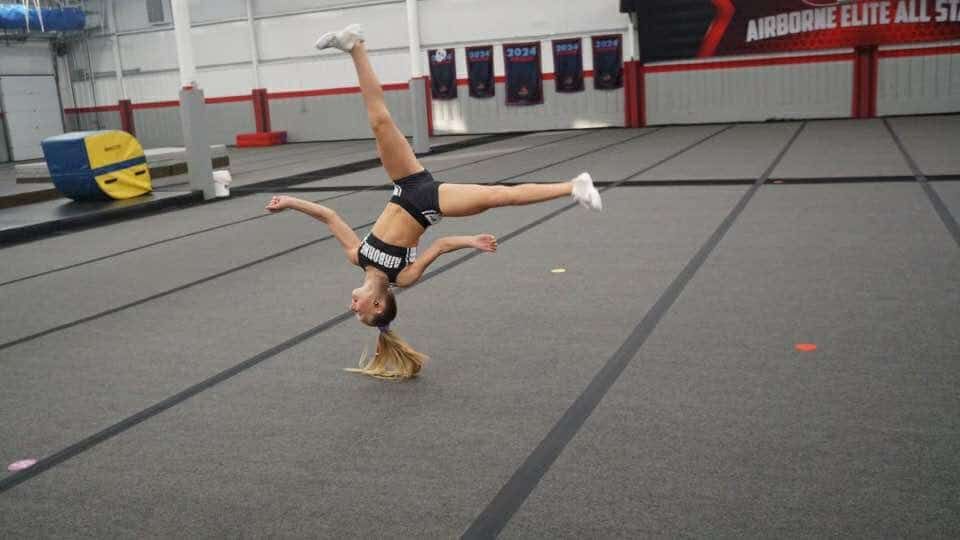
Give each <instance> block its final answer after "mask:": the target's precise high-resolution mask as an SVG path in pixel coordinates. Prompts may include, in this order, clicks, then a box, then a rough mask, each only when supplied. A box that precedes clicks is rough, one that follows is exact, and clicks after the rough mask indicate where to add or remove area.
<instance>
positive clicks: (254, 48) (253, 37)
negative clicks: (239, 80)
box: [247, 0, 260, 88]
mask: <svg viewBox="0 0 960 540" xmlns="http://www.w3.org/2000/svg"><path fill="white" fill-rule="evenodd" d="M247 29H248V31H249V32H250V62H251V63H252V64H253V87H254V88H260V53H259V49H258V45H257V27H256V25H254V21H253V0H247Z"/></svg>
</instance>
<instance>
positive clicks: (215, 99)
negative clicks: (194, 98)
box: [178, 96, 253, 105]
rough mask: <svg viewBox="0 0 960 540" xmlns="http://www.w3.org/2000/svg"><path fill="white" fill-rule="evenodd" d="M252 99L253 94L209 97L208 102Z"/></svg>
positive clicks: (232, 101) (238, 101)
mask: <svg viewBox="0 0 960 540" xmlns="http://www.w3.org/2000/svg"><path fill="white" fill-rule="evenodd" d="M251 99H253V98H252V97H251V96H224V97H213V98H207V99H206V102H207V104H210V105H212V104H215V103H242V102H244V101H250V100H251ZM178 105H179V103H178Z"/></svg>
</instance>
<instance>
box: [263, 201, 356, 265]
mask: <svg viewBox="0 0 960 540" xmlns="http://www.w3.org/2000/svg"><path fill="white" fill-rule="evenodd" d="M287 208H291V209H293V210H297V211H299V212H303V213H304V214H307V215H308V216H312V217H314V218H316V219H318V220H320V221H322V222H324V223H326V224H327V227H329V228H330V232H331V233H333V236H334V237H336V239H337V241H338V242H340V246H341V247H342V248H343V251H344V254H345V255H346V256H347V260H348V261H350V262H351V263H353V264H354V265H356V264H358V262H357V249H358V248H359V247H360V238H358V237H357V233H355V232H353V229H351V228H350V225H347V222H346V221H344V220H343V218H341V217H340V216H339V215H338V214H337V213H336V212H334V211H333V210H332V209H330V208H327V207H326V206H323V205H322V204H317V203H313V202H310V201H305V200H303V199H297V198H295V197H287V196H285V195H279V196H276V197H274V198H272V199H270V202H269V203H267V210H268V211H270V212H273V213H276V212H282V211H283V210H286V209H287Z"/></svg>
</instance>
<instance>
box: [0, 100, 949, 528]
mask: <svg viewBox="0 0 960 540" xmlns="http://www.w3.org/2000/svg"><path fill="white" fill-rule="evenodd" d="M957 140H960V116H936V117H912V118H896V119H890V120H886V121H884V120H865V121H854V120H851V121H810V122H788V123H779V124H751V125H712V126H686V127H665V128H649V129H640V130H598V131H575V132H574V131H570V132H550V133H535V134H529V135H524V136H521V137H517V138H512V139H505V140H500V141H496V142H493V143H489V144H483V145H478V146H473V147H469V148H464V149H461V150H457V151H454V152H449V153H446V154H441V155H437V156H432V157H427V158H424V159H423V162H424V164H425V165H426V166H427V167H429V168H430V169H431V170H433V171H434V172H435V174H436V176H437V178H438V179H440V180H444V181H452V182H505V183H516V182H522V181H527V180H531V181H547V180H551V179H563V178H567V177H570V176H573V175H575V174H577V173H579V172H581V171H583V170H589V171H591V172H592V173H593V175H594V178H595V180H597V181H598V183H599V184H601V185H602V186H603V196H604V206H605V208H604V212H602V213H600V214H595V213H590V212H587V211H586V210H583V209H581V208H579V207H577V206H573V205H571V204H570V201H569V200H562V201H554V202H551V203H546V204H542V205H537V206H530V207H524V208H506V209H498V210H494V211H491V212H488V213H486V214H483V215H481V216H477V217H473V218H469V219H462V220H456V219H448V220H445V221H444V222H442V223H441V224H440V225H438V226H436V227H433V228H431V229H430V230H429V231H428V233H427V235H425V237H424V240H423V244H422V245H427V244H428V243H429V242H430V241H431V240H432V239H433V238H436V237H437V236H439V235H452V234H470V233H481V232H488V233H493V234H495V235H497V236H498V237H499V238H500V241H501V246H500V250H499V251H498V252H497V253H496V254H479V255H478V254H473V253H467V252H457V253H454V254H450V255H445V256H444V257H442V258H441V259H440V260H439V261H438V262H437V263H435V265H434V269H435V270H436V272H435V273H433V274H431V275H429V277H428V278H427V279H425V280H424V281H422V282H421V283H420V284H418V285H417V286H415V287H413V288H411V289H408V290H406V291H404V292H402V294H400V295H399V297H398V302H399V307H400V315H399V316H398V318H397V321H396V322H395V324H394V327H395V329H396V330H397V331H398V333H399V334H400V335H401V336H403V337H404V338H405V339H407V340H408V341H409V342H410V343H411V344H412V345H413V346H414V347H416V348H417V349H419V350H422V351H424V352H425V353H427V354H429V355H430V356H431V360H430V361H429V363H428V364H427V366H426V368H425V369H424V371H423V372H422V374H421V376H420V377H419V378H418V379H416V380H414V381H412V382H407V383H388V382H381V381H376V380H372V379H369V378H364V377H360V376H357V375H354V374H350V373H346V372H344V371H343V368H349V367H353V366H355V364H356V362H357V360H358V359H359V356H360V354H361V352H362V351H363V349H364V348H367V349H372V347H373V346H374V345H375V337H376V335H375V334H376V332H375V331H371V330H370V329H368V328H366V327H363V326H361V325H359V324H357V323H356V322H355V321H353V320H352V318H353V317H352V314H351V313H349V311H348V307H349V300H350V291H351V290H352V289H353V288H354V287H356V286H358V285H359V284H360V283H361V281H362V277H361V274H360V272H358V271H357V270H356V269H354V268H351V267H350V266H349V265H348V264H347V263H346V262H345V259H344V258H343V254H342V251H341V250H340V248H339V246H338V244H337V243H336V242H335V241H334V240H332V239H331V238H330V236H329V235H328V232H327V231H326V230H325V228H324V226H323V225H322V224H319V223H316V222H314V221H312V220H311V219H310V218H308V217H306V216H304V215H301V214H294V213H291V212H285V213H281V214H277V215H268V214H265V213H264V212H263V205H264V204H265V203H266V201H267V199H268V198H269V197H270V195H272V194H273V192H272V191H264V192H263V193H254V194H251V193H250V192H247V193H246V194H245V196H242V197H236V198H233V199H231V200H227V201H222V202H217V203H215V204H207V205H200V206H193V207H189V208H185V209H180V210H176V211H170V212H165V213H160V214H155V215H147V216H143V217H142V218H139V219H135V220H126V221H122V222H117V223H111V224H106V225H102V226H98V227H93V228H87V229H83V230H78V231H74V232H69V233H67V234H62V235H59V236H52V237H48V238H43V239H39V240H35V241H31V242H27V243H20V244H16V245H12V246H8V247H5V248H0V258H2V260H3V261H4V263H3V264H2V265H0V388H2V390H3V391H2V392H0V465H2V466H3V468H4V469H3V471H4V472H3V474H4V475H3V476H0V536H3V537H8V538H38V537H90V538H143V537H255V538H256V537H300V538H452V537H459V536H461V535H464V536H467V537H471V538H482V537H490V536H492V535H495V534H499V535H500V536H501V537H503V538H642V537H757V538H782V537H815V538H821V537H828V536H829V537H836V536H851V537H859V538H874V537H911V538H917V537H957V536H958V535H960V495H958V494H960V415H958V411H960V392H958V390H957V388H960V365H958V363H957V360H958V359H960V353H958V351H960V230H958V227H957V218H958V217H960V182H955V181H953V179H954V176H952V175H955V176H956V177H960V154H958V153H957V152H956V151H955V146H956V141H957ZM335 144H341V143H335ZM368 144H369V143H368ZM342 146H343V148H339V150H342V151H344V152H348V151H353V150H352V147H350V143H342ZM361 146H362V145H361ZM330 151H331V152H334V150H333V149H331V150H330ZM358 151H369V149H368V150H358ZM294 152H295V149H294V148H284V149H282V150H280V151H258V153H256V154H254V153H250V154H248V155H246V156H243V157H242V158H234V159H235V163H238V164H239V163H248V164H252V163H255V162H258V161H263V162H265V163H275V164H277V165H280V166H281V167H282V166H284V165H283V164H284V163H285V162H286V161H287V160H288V159H289V160H292V161H295V160H297V159H298V156H296V155H295V154H294ZM266 160H269V161H266ZM250 166H251V168H255V167H252V165H250ZM291 167H295V165H291ZM251 174H258V173H257V172H251ZM284 174H298V173H296V172H285V173H284ZM387 182H388V179H387V178H386V177H385V176H384V175H383V172H382V171H381V170H377V169H372V170H366V171H360V172H355V173H351V174H344V175H341V176H337V177H332V178H326V179H322V180H317V181H315V182H307V183H303V184H300V185H298V186H296V188H295V189H293V188H291V190H290V191H289V192H292V193H293V194H295V195H297V196H300V197H304V198H307V199H309V200H316V201H325V202H324V204H328V205H329V206H331V207H333V208H335V209H336V210H337V211H338V212H339V213H340V214H341V215H342V216H343V217H344V218H345V219H346V220H347V221H348V222H349V223H351V224H352V225H354V226H356V227H358V234H363V233H364V232H365V231H367V230H368V228H369V226H370V222H371V221H372V220H374V219H375V218H376V216H377V215H378V214H379V212H380V210H381V209H382V207H383V205H384V204H385V202H386V199H387V198H389V192H388V191H387V186H386V183H387ZM241 187H242V182H241ZM251 189H255V188H251ZM558 268H563V269H565V270H566V271H565V272H563V273H553V272H552V270H554V269H558ZM801 343H810V344H815V345H816V346H817V349H816V351H813V352H800V351H798V350H797V349H796V345H797V344H801ZM25 458H37V459H40V461H39V463H38V464H37V465H35V466H34V467H32V468H30V469H27V470H25V471H23V472H20V473H6V472H5V469H6V466H7V464H9V463H11V462H14V461H16V460H19V459H25Z"/></svg>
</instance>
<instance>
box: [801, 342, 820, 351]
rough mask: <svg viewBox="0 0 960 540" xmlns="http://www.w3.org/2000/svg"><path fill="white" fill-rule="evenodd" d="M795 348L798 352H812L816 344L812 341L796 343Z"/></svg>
mask: <svg viewBox="0 0 960 540" xmlns="http://www.w3.org/2000/svg"><path fill="white" fill-rule="evenodd" d="M797 350H798V351H800V352H813V351H815V350H817V346H816V345H814V344H813V343H797Z"/></svg>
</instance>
